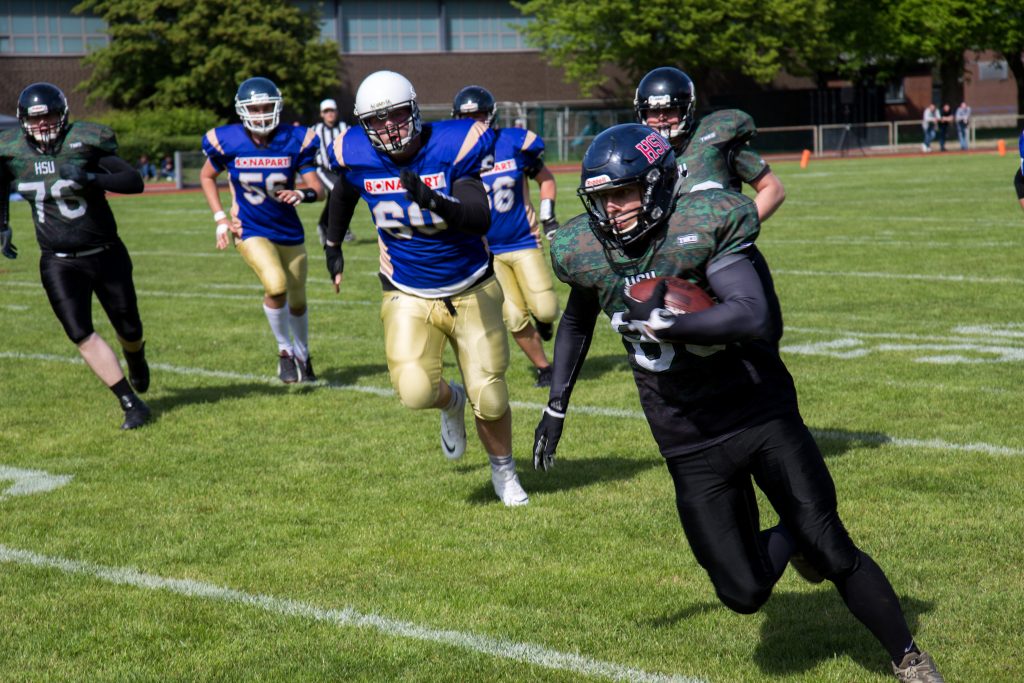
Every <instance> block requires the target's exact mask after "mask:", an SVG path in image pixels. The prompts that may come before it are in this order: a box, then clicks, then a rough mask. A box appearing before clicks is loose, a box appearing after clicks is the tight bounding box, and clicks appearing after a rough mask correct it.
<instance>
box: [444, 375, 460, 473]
mask: <svg viewBox="0 0 1024 683" xmlns="http://www.w3.org/2000/svg"><path fill="white" fill-rule="evenodd" d="M448 386H449V387H451V390H452V393H453V394H454V395H455V406H454V407H452V408H449V409H448V410H444V409H442V410H441V450H442V451H443V452H444V457H446V458H448V459H449V460H458V459H459V458H461V457H462V454H463V453H465V452H466V390H465V389H463V388H462V385H461V384H457V383H455V382H449V383H448Z"/></svg>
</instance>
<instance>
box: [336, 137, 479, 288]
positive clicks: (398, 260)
mask: <svg viewBox="0 0 1024 683" xmlns="http://www.w3.org/2000/svg"><path fill="white" fill-rule="evenodd" d="M420 135H421V136H423V145H422V147H421V148H420V150H419V151H418V152H417V153H416V155H415V156H414V157H413V158H412V159H411V160H410V161H408V162H406V163H404V164H402V165H401V166H399V165H397V164H395V162H394V161H393V160H392V159H391V157H390V156H389V155H388V154H386V153H384V152H379V151H377V150H376V149H374V147H373V145H371V144H370V140H369V138H367V136H366V132H365V131H364V130H363V129H362V127H352V128H349V129H348V130H346V131H345V132H344V133H342V135H341V136H340V137H338V138H337V139H335V141H334V144H333V145H331V147H330V149H329V150H328V157H329V158H330V163H331V168H332V169H333V170H334V171H335V172H337V173H338V174H340V176H341V178H342V179H343V180H344V181H345V182H347V183H349V184H351V185H352V186H353V187H355V188H356V189H357V190H359V194H360V196H362V198H363V200H365V201H366V204H367V206H369V208H370V215H371V216H372V218H373V223H374V225H376V226H377V235H378V242H379V244H380V272H381V274H383V275H384V276H385V277H386V278H387V279H388V280H389V281H390V282H391V283H392V284H393V285H394V286H395V287H396V288H397V289H399V290H401V291H403V292H407V293H409V294H414V295H416V296H421V297H426V298H430V299H436V298H441V297H445V296H451V295H453V294H458V293H459V292H461V291H462V290H464V289H465V288H466V287H468V286H469V285H471V284H473V283H474V282H475V281H476V280H478V279H479V278H480V276H482V275H483V274H484V273H485V272H487V268H488V267H489V265H490V253H489V252H488V250H487V243H486V241H485V240H484V238H483V237H481V236H478V235H470V234H468V233H465V232H460V231H458V230H448V229H446V228H447V226H446V225H445V222H444V219H442V218H441V217H440V216H438V215H437V214H435V213H433V212H431V211H427V210H424V209H422V208H420V206H419V205H418V204H416V203H415V202H413V201H411V200H409V199H406V197H405V188H404V187H402V183H401V182H400V181H399V177H398V174H399V173H400V172H401V170H402V169H405V168H409V169H411V170H413V171H415V172H416V173H417V174H419V176H420V178H422V179H423V182H424V183H426V185H427V187H429V188H431V189H432V190H435V191H437V192H439V193H440V194H444V195H449V194H450V193H451V188H452V185H453V184H454V183H455V181H456V180H458V179H459V178H464V177H467V176H468V177H477V178H479V177H480V171H481V169H487V168H490V165H491V163H492V161H491V159H492V158H493V154H494V131H493V130H491V129H490V128H488V127H487V126H485V125H483V124H482V123H477V122H475V121H472V120H470V119H459V120H453V121H438V122H435V123H425V124H423V131H422V132H421V133H420Z"/></svg>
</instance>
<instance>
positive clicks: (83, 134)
mask: <svg viewBox="0 0 1024 683" xmlns="http://www.w3.org/2000/svg"><path fill="white" fill-rule="evenodd" d="M68 141H71V142H81V143H82V144H83V145H85V146H88V147H94V148H96V149H98V150H100V151H101V152H104V153H106V154H116V153H117V136H116V135H115V134H114V130H113V129H112V128H110V126H104V125H103V124H102V123H94V122H92V121H75V122H74V123H72V124H71V126H70V128H69V129H68V133H67V137H66V138H65V144H67V143H68Z"/></svg>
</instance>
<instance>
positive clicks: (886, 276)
mask: <svg viewBox="0 0 1024 683" xmlns="http://www.w3.org/2000/svg"><path fill="white" fill-rule="evenodd" d="M772 272H773V273H774V274H776V275H800V276H810V277H827V278H847V277H859V278H872V279H878V280H919V281H922V282H967V283H971V284H986V285H1020V284H1024V278H1020V277H979V276H976V275H926V274H922V273H875V272H855V271H835V270H788V269H785V268H781V269H773V270H772Z"/></svg>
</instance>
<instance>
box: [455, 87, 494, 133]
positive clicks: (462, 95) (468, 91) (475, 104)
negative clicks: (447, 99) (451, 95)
mask: <svg viewBox="0 0 1024 683" xmlns="http://www.w3.org/2000/svg"><path fill="white" fill-rule="evenodd" d="M481 112H483V113H486V114H487V118H486V119H485V121H484V123H486V124H487V125H488V126H493V125H494V115H495V114H496V113H497V107H496V105H495V103H494V95H492V94H491V92H490V91H489V90H488V89H487V88H484V87H482V86H479V85H467V86H466V87H465V88H463V89H462V90H460V91H459V92H458V93H456V95H455V99H454V100H453V101H452V118H453V119H462V118H466V117H468V116H472V115H474V114H479V113H481Z"/></svg>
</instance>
